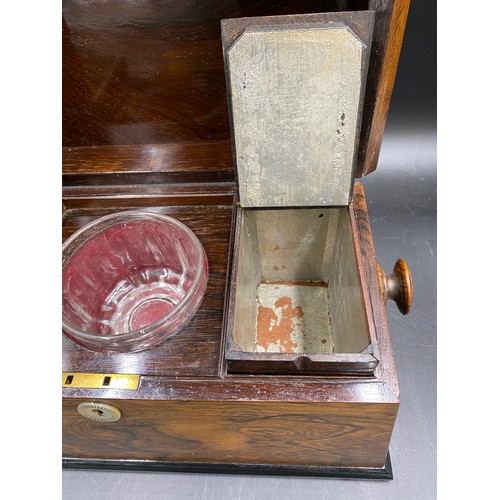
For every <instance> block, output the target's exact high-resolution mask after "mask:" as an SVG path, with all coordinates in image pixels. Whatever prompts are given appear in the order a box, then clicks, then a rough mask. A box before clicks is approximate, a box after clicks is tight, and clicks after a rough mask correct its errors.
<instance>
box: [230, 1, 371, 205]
mask: <svg viewBox="0 0 500 500" xmlns="http://www.w3.org/2000/svg"><path fill="white" fill-rule="evenodd" d="M374 14H375V13H374V12H373V11H359V12H350V13H345V12H342V13H330V14H324V15H323V16H322V20H321V21H318V20H317V16H314V15H313V16H310V15H299V16H294V17H293V24H292V23H290V21H291V18H290V16H275V17H272V18H269V17H264V18H252V19H248V18H247V19H243V20H239V19H233V20H226V21H222V40H223V48H224V61H225V65H226V83H227V90H228V103H229V111H230V120H231V132H232V140H233V154H234V161H235V165H236V170H237V177H238V185H239V194H240V203H241V206H243V207H261V208H262V207H300V206H345V205H347V204H348V203H349V199H350V195H351V190H352V184H353V178H354V169H355V165H356V158H357V148H358V143H359V132H360V127H361V119H362V112H363V98H364V90H365V86H366V76H367V69H368V62H369V53H370V46H371V38H372V33H373V25H374V17H375V16H374ZM242 23H243V25H244V29H243V31H242V32H239V30H238V29H237V28H236V27H237V26H241V24H242Z"/></svg>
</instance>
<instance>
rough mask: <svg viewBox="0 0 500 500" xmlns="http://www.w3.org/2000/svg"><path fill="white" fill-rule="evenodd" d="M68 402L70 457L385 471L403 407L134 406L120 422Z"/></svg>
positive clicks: (127, 403)
mask: <svg viewBox="0 0 500 500" xmlns="http://www.w3.org/2000/svg"><path fill="white" fill-rule="evenodd" d="M82 401H86V400H82V399H73V398H66V399H65V400H64V401H63V456H64V457H67V458H85V459H128V460H156V461H165V462H169V461H173V462H182V461H185V462H219V463H220V462H222V463H251V464H291V465H294V464H295V465H301V464H307V465H330V466H347V467H382V466H383V465H384V463H385V460H386V457H387V451H388V446H389V440H390V437H391V433H392V429H393V426H394V421H395V418H396V413H397V409H398V404H397V403H281V402H263V401H231V402H230V401H224V402H223V401H207V402H201V401H140V400H136V401H131V400H121V401H119V402H116V403H114V402H113V401H109V403H110V404H113V403H114V404H115V405H116V406H117V407H119V409H120V411H121V415H122V416H121V419H120V420H118V421H116V422H96V421H92V420H89V419H87V418H84V417H82V416H81V415H80V414H79V413H78V412H77V409H76V408H77V406H78V404H79V403H81V402H82Z"/></svg>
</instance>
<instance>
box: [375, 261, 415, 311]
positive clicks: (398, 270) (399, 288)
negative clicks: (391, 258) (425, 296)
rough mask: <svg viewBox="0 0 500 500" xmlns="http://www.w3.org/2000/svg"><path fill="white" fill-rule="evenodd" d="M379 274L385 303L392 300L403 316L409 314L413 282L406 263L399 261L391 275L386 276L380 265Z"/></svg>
mask: <svg viewBox="0 0 500 500" xmlns="http://www.w3.org/2000/svg"><path fill="white" fill-rule="evenodd" d="M378 273H379V277H380V286H381V287H382V296H383V297H384V302H385V303H387V299H391V300H393V301H394V302H396V305H397V306H398V309H399V311H400V312H401V314H408V313H409V312H410V308H411V303H412V300H413V281H412V279H411V273H410V270H409V269H408V266H407V264H406V262H405V261H404V260H403V259H398V260H397V261H396V264H394V268H393V270H392V274H389V275H387V274H385V272H384V270H383V269H382V268H381V267H380V264H379V265H378Z"/></svg>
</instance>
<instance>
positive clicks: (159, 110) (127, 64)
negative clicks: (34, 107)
mask: <svg viewBox="0 0 500 500" xmlns="http://www.w3.org/2000/svg"><path fill="white" fill-rule="evenodd" d="M193 5H194V6H195V7H193ZM408 5H409V0H365V1H362V2H360V1H359V0H342V1H340V0H331V1H324V0H321V1H318V2H308V1H306V0H293V1H290V0H280V1H278V2H272V3H262V2H255V1H253V0H228V1H226V2H223V4H220V5H218V7H217V8H214V5H213V2H204V1H201V0H194V1H193V2H188V3H184V2H177V4H176V6H175V9H172V8H171V6H169V5H167V4H166V3H165V4H164V3H162V2H159V3H155V2H153V3H144V2H138V3H137V2H135V3H134V2H132V3H130V2H129V3H127V4H126V5H125V6H124V4H123V2H120V1H119V0H110V1H109V2H107V3H106V8H102V9H96V8H95V5H93V4H92V3H90V4H85V3H82V2H79V1H77V0H68V1H65V2H64V5H63V11H62V13H63V31H62V41H63V51H62V62H63V68H62V70H63V73H62V74H63V95H62V105H63V106H62V109H63V116H62V119H63V120H62V122H63V127H62V128H63V134H62V135H63V137H62V139H63V140H62V144H63V165H62V166H63V169H62V171H63V186H64V187H71V188H73V187H76V186H128V185H133V186H138V185H144V184H147V185H149V184H151V183H154V184H167V183H168V184H171V183H183V184H185V183H194V182H196V183H210V182H217V183H219V182H232V181H233V180H234V177H235V174H234V167H233V163H234V161H233V158H232V152H231V144H230V127H229V122H228V112H227V111H228V103H227V98H226V85H225V79H224V61H223V57H222V45H221V31H220V21H221V19H233V20H234V22H232V21H226V22H225V32H224V36H225V38H226V40H228V41H229V43H225V45H226V46H228V45H230V44H231V43H232V41H234V40H235V39H236V38H237V37H238V36H239V35H241V33H242V32H243V31H244V30H245V29H246V27H247V26H246V25H245V23H251V22H252V21H251V20H252V18H254V17H257V16H270V17H269V18H268V20H269V23H275V22H276V21H275V18H274V20H273V16H283V15H287V16H288V20H287V22H286V23H285V24H289V25H291V24H296V23H298V22H299V21H298V19H299V18H300V16H303V15H307V16H308V22H313V21H314V22H316V23H318V24H327V25H328V22H329V21H328V19H330V17H329V16H330V14H328V12H331V11H333V12H336V15H337V16H340V15H344V16H350V15H351V19H353V25H352V26H351V25H349V28H350V29H351V30H352V31H353V32H354V33H356V36H357V37H358V38H360V39H361V40H364V42H363V43H364V44H365V45H366V46H367V47H368V49H367V50H366V51H365V52H366V53H367V52H368V50H369V51H370V54H369V61H368V72H367V79H366V82H367V83H366V92H365V96H364V104H363V116H362V120H361V130H360V138H359V144H358V147H357V158H356V161H355V165H354V175H355V176H356V177H362V176H364V175H366V174H367V173H370V172H372V171H373V170H375V168H376V166H377V160H378V154H379V151H380V145H381V143H382V137H383V133H384V125H385V121H386V117H387V112H388V109H389V104H390V97H391V91H392V87H393V83H394V78H395V73H396V68H397V62H398V57H399V51H400V48H401V42H402V39H403V33H404V26H405V21H406V16H407V12H408ZM367 10H372V11H374V12H375V24H374V27H373V35H372V40H371V43H367V40H368V38H367V37H365V38H363V36H362V35H361V34H360V33H359V28H360V26H361V24H362V23H361V22H360V21H357V20H356V19H361V17H362V15H363V13H364V12H366V11H367ZM342 11H346V12H342ZM250 16H251V17H250ZM261 19H262V18H261ZM337 19H340V18H339V17H337ZM300 22H303V21H300ZM338 22H342V21H340V20H339V21H338ZM259 23H261V22H260V21H259ZM325 175H326V174H325ZM116 189H117V188H116Z"/></svg>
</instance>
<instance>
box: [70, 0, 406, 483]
mask: <svg viewBox="0 0 500 500" xmlns="http://www.w3.org/2000/svg"><path fill="white" fill-rule="evenodd" d="M408 4H409V2H408V1H407V0H388V1H378V0H366V1H359V0H347V1H328V2H327V1H317V2H302V1H285V0H283V1H278V2H273V4H272V5H268V3H267V2H250V1H248V2H247V1H243V2H241V1H239V2H236V1H234V0H227V1H224V0H223V1H218V2H215V1H214V2H201V1H200V2H198V1H195V2H190V3H189V4H188V3H184V2H173V1H171V0H166V1H163V2H155V3H137V2H130V3H128V2H125V3H123V2H118V1H114V0H112V1H111V2H107V3H105V4H102V5H99V7H98V8H97V7H95V6H94V7H92V6H87V5H86V4H85V5H84V4H81V3H80V2H76V1H71V0H69V1H65V2H63V193H62V202H63V223H62V229H63V241H64V240H66V239H67V238H68V237H70V236H71V235H72V234H73V233H74V232H75V231H76V230H78V229H80V228H81V227H83V226H85V225H86V224H88V223H90V222H91V221H93V220H95V219H97V218H99V217H101V216H104V215H108V214H113V213H117V212H122V211H127V210H135V211H136V210H141V211H145V212H150V213H156V214H162V215H167V216H170V217H173V218H175V219H177V220H179V221H180V222H182V223H183V224H185V225H186V226H187V227H189V228H190V229H191V230H192V231H193V233H194V234H195V235H196V236H197V238H199V240H200V242H201V244H202V245H203V247H204V249H205V253H206V257H207V260H208V269H209V275H208V282H207V288H206V292H205V295H204V298H203V301H202V303H201V305H200V307H199V309H198V311H197V312H196V314H195V315H194V316H193V317H192V319H191V320H190V322H189V323H188V324H187V325H186V326H185V327H184V328H183V329H182V330H180V331H179V332H178V333H177V334H176V335H175V336H173V337H171V338H169V339H168V340H166V341H164V342H162V343H160V344H158V345H156V346H154V347H153V348H151V349H148V350H145V351H141V352H94V351H90V350H87V349H85V348H83V347H80V346H78V345H76V344H74V343H73V342H71V341H70V340H69V339H68V338H66V337H63V357H62V363H63V374H62V382H63V397H62V403H63V443H62V444H63V465H64V466H65V467H71V468H108V469H109V468H112V469H131V470H164V471H175V470H177V471H194V472H200V471H203V472H206V471H213V472H244V473H263V474H302V475H323V476H338V477H359V478H380V479H384V478H385V479H389V478H392V470H391V464H390V459H389V443H390V438H391V434H392V431H393V428H394V423H395V419H396V415H397V411H398V407H399V390H398V383H397V376H396V370H395V362H394V355H393V352H392V348H391V340H390V334H389V331H388V328H387V319H386V312H385V304H386V301H387V300H388V299H389V298H390V299H393V300H395V301H396V303H397V305H398V308H399V309H400V311H401V312H402V313H403V314H406V313H408V311H409V309H410V306H411V300H412V283H411V275H410V272H409V270H408V268H407V266H406V264H405V262H404V261H403V260H402V259H399V260H398V262H397V263H396V265H395V266H394V269H393V271H392V273H391V274H390V275H386V274H385V273H384V271H383V270H382V269H381V268H380V266H378V264H377V259H376V255H375V250H374V245H373V240H372V235H371V230H370V224H369V218H368V213H367V208H366V201H365V197H364V191H363V186H362V184H361V183H360V182H358V181H355V180H354V179H355V178H359V177H362V176H364V175H366V174H368V173H370V172H372V171H373V170H375V168H376V166H377V161H378V155H379V151H380V146H381V141H382V136H383V131H384V126H385V120H386V116H387V112H388V109H389V102H390V96H391V91H392V86H393V83H394V78H395V74H396V67H397V61H398V57H399V51H400V47H401V43H402V38H403V32H404V26H405V22H406V16H407V11H408Z"/></svg>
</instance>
